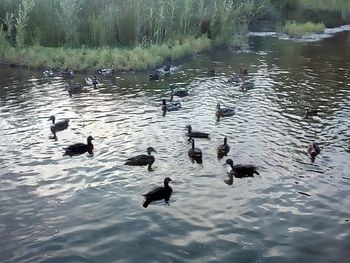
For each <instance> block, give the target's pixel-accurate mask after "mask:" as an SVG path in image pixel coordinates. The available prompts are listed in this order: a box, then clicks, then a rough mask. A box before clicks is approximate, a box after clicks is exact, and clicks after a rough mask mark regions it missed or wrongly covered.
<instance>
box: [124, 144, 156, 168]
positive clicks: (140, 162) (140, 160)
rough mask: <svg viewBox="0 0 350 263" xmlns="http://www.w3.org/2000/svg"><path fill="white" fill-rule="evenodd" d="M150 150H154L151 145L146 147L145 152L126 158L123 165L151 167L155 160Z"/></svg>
mask: <svg viewBox="0 0 350 263" xmlns="http://www.w3.org/2000/svg"><path fill="white" fill-rule="evenodd" d="M152 152H156V150H154V149H153V148H152V147H148V148H147V154H140V155H137V156H134V157H131V158H128V159H126V162H125V165H132V166H146V165H148V167H149V169H151V166H152V164H153V163H154V161H155V158H154V156H153V155H151V153H152Z"/></svg>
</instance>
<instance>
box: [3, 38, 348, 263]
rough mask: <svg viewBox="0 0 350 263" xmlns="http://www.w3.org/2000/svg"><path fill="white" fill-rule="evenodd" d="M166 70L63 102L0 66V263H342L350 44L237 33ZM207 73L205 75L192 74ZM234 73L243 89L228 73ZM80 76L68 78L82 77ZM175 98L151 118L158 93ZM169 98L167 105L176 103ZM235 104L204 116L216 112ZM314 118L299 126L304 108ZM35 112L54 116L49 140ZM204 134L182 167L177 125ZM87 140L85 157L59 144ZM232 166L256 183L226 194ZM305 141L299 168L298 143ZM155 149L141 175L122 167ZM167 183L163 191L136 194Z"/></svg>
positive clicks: (120, 76) (63, 87)
mask: <svg viewBox="0 0 350 263" xmlns="http://www.w3.org/2000/svg"><path fill="white" fill-rule="evenodd" d="M249 42H250V48H249V50H246V52H235V51H232V50H215V51H212V52H209V53H206V54H201V55H198V56H194V57H191V58H188V59H186V60H184V61H182V62H181V63H177V64H176V63H175V64H176V66H177V67H176V68H175V70H174V72H173V73H172V74H171V76H169V77H164V76H163V75H162V76H161V81H159V82H150V81H149V80H148V76H147V74H144V73H117V75H116V77H114V78H104V79H103V85H101V86H100V87H99V88H98V89H93V88H91V87H86V88H84V90H83V92H82V93H81V94H74V95H72V97H70V96H69V95H68V93H67V87H68V81H67V80H64V79H62V78H60V77H54V78H46V77H44V76H43V74H42V73H41V72H38V71H29V70H23V69H18V68H17V69H13V68H7V67H1V68H0V70H1V71H0V76H1V78H0V124H1V129H0V147H1V153H2V154H1V156H0V205H1V207H0V208H1V209H0V234H1V239H0V262H291V263H292V262H344V261H346V258H349V256H350V222H349V219H350V198H349V196H350V174H349V170H350V162H349V161H350V149H349V147H350V142H349V140H350V130H349V127H350V49H349V46H350V33H349V32H340V33H337V34H335V35H334V37H332V38H326V39H323V40H320V41H315V42H295V41H290V40H280V39H278V38H276V37H273V36H272V37H268V36H265V37H257V36H256V37H251V38H250V40H249ZM208 68H214V69H215V70H216V76H214V77H207V76H206V72H207V70H208ZM239 68H247V69H248V71H249V75H248V77H247V78H248V79H249V80H250V81H251V82H253V83H254V88H253V89H251V90H248V91H247V92H241V91H240V89H239V87H238V85H234V84H230V83H226V80H227V77H228V76H229V75H230V74H231V73H233V72H238V71H239ZM86 76H88V75H78V76H76V81H83V79H84V77H86ZM171 83H178V84H180V85H183V86H184V87H186V88H188V89H189V96H188V97H185V98H183V99H181V102H182V109H181V110H179V111H177V112H169V113H168V114H167V115H166V116H165V117H163V116H162V112H161V99H162V98H166V97H168V96H169V94H170V91H169V84H171ZM176 99H178V98H176ZM218 102H220V103H221V105H226V106H232V107H235V108H236V114H235V115H234V116H232V117H228V118H223V119H222V120H221V121H220V122H217V121H216V118H215V110H216V104H217V103H218ZM307 107H309V108H318V109H319V110H320V113H319V115H318V116H314V117H309V118H305V116H304V112H305V108H307ZM50 115H55V116H56V118H57V119H63V118H69V119H70V126H69V128H68V129H67V130H65V131H62V132H60V133H58V134H57V136H58V140H57V141H54V140H51V139H49V136H50V129H49V127H50V122H49V121H48V118H49V116H50ZM187 124H191V125H192V127H193V129H194V130H201V131H205V132H209V133H210V134H211V135H210V139H209V140H208V139H198V140H196V146H197V147H198V148H200V149H201V150H202V152H203V164H196V163H192V162H191V161H190V160H189V158H188V156H187V151H188V149H189V148H190V144H189V143H188V141H187V140H186V136H185V133H186V131H185V126H186V125H187ZM89 135H92V136H93V137H94V139H95V140H94V141H93V143H94V148H95V149H94V155H93V156H89V155H80V156H74V157H72V158H70V157H67V156H63V153H64V150H63V147H65V146H67V145H69V144H72V143H75V142H86V137H87V136H89ZM224 136H227V137H228V143H229V145H230V146H231V151H230V152H229V154H228V156H229V157H230V158H232V159H233V160H234V162H235V163H247V164H256V165H257V166H258V171H259V172H260V175H258V176H256V177H254V178H244V179H235V180H234V182H233V184H232V185H227V184H226V183H225V181H224V180H225V179H227V178H228V177H227V167H224V166H223V164H224V162H225V160H226V157H225V158H223V159H222V160H218V159H217V157H216V148H217V146H218V145H220V144H222V141H223V138H224ZM314 141H317V142H319V144H320V147H321V150H322V152H321V154H320V155H319V156H317V158H316V161H315V162H314V163H312V162H311V161H310V158H309V156H308V155H307V147H308V145H309V144H310V143H312V142H314ZM149 146H152V147H154V148H155V149H156V150H157V153H155V154H154V156H155V158H156V161H155V163H154V165H153V168H154V170H153V171H148V170H147V168H146V167H131V166H125V165H123V163H124V162H125V160H126V159H127V158H128V157H131V156H134V155H137V154H142V153H145V152H146V148H147V147H149ZM166 176H169V177H171V178H172V179H173V182H172V183H171V186H172V188H173V195H172V196H171V199H170V203H169V205H165V204H164V202H162V201H160V202H156V203H152V204H151V205H150V206H149V207H148V208H147V209H145V208H143V207H142V203H143V200H144V199H143V197H142V194H144V193H146V192H147V191H149V190H151V189H152V188H153V187H155V186H158V185H159V186H160V185H162V183H163V180H164V178H165V177H166Z"/></svg>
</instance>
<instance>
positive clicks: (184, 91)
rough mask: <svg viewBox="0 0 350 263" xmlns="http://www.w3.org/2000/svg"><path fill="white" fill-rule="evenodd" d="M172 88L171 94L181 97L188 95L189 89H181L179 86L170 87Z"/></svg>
mask: <svg viewBox="0 0 350 263" xmlns="http://www.w3.org/2000/svg"><path fill="white" fill-rule="evenodd" d="M170 90H171V94H172V95H173V96H177V97H180V98H183V97H186V96H188V90H187V89H179V88H174V87H170Z"/></svg>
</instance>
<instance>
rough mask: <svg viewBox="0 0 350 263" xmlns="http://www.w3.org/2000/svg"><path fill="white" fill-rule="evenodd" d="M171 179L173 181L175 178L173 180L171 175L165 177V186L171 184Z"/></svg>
mask: <svg viewBox="0 0 350 263" xmlns="http://www.w3.org/2000/svg"><path fill="white" fill-rule="evenodd" d="M171 181H173V180H171V179H170V177H165V179H164V186H165V187H167V186H169V182H171Z"/></svg>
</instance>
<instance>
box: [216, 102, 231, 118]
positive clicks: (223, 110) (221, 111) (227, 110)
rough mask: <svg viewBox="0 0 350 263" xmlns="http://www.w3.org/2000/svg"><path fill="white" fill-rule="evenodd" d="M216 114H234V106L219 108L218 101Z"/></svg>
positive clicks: (225, 115) (227, 115)
mask: <svg viewBox="0 0 350 263" xmlns="http://www.w3.org/2000/svg"><path fill="white" fill-rule="evenodd" d="M216 109H217V110H216V113H215V114H216V116H217V117H230V116H233V115H234V114H235V110H234V108H230V107H226V108H221V106H220V103H218V104H217V105H216Z"/></svg>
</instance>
